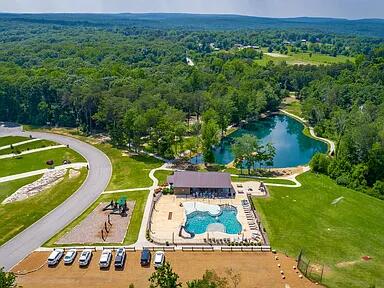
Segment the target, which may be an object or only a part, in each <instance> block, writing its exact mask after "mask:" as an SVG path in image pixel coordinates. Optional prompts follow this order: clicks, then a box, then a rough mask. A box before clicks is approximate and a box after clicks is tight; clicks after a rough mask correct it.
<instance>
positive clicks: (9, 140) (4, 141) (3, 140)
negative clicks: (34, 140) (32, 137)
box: [0, 136, 29, 147]
mask: <svg viewBox="0 0 384 288" xmlns="http://www.w3.org/2000/svg"><path fill="white" fill-rule="evenodd" d="M27 140H29V138H26V137H21V136H4V137H0V147H3V146H6V145H11V144H14V143H17V142H22V141H27Z"/></svg>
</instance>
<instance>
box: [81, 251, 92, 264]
mask: <svg viewBox="0 0 384 288" xmlns="http://www.w3.org/2000/svg"><path fill="white" fill-rule="evenodd" d="M91 258H92V250H91V249H84V250H83V252H81V254H80V257H79V265H80V266H87V265H88V264H89V262H90V261H91Z"/></svg>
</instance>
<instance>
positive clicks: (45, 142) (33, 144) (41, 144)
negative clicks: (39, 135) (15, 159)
mask: <svg viewBox="0 0 384 288" xmlns="http://www.w3.org/2000/svg"><path fill="white" fill-rule="evenodd" d="M54 145H59V144H58V143H55V142H52V141H49V140H38V141H35V142H31V143H26V144H22V145H19V146H15V147H13V149H11V148H7V149H3V150H0V155H6V154H11V153H14V152H16V151H19V152H24V151H27V150H32V149H38V148H44V147H47V146H54Z"/></svg>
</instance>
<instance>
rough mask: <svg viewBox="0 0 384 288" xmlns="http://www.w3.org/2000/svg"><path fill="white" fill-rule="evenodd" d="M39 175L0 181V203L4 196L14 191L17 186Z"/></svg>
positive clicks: (31, 180)
mask: <svg viewBox="0 0 384 288" xmlns="http://www.w3.org/2000/svg"><path fill="white" fill-rule="evenodd" d="M41 176H42V175H36V176H31V177H27V178H22V179H18V180H14V181H8V182H3V183H0V203H1V202H3V200H4V199H5V198H7V197H8V196H10V195H11V194H13V193H14V192H16V191H17V190H18V189H19V188H21V187H23V186H25V185H27V184H29V183H32V182H34V181H36V180H37V179H39V178H40V177H41Z"/></svg>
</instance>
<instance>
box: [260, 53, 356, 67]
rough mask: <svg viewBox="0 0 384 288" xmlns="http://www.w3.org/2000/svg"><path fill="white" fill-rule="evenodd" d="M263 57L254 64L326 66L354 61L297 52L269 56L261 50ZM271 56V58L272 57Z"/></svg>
mask: <svg viewBox="0 0 384 288" xmlns="http://www.w3.org/2000/svg"><path fill="white" fill-rule="evenodd" d="M263 52H264V55H263V58H262V59H257V60H255V63H257V64H260V65H264V66H265V65H267V63H268V62H269V61H272V62H275V63H281V62H286V63H287V64H288V65H322V64H324V65H327V64H335V63H345V62H347V61H351V62H352V61H354V58H352V57H347V56H343V55H337V56H336V57H333V56H330V55H324V54H317V53H312V56H311V55H310V53H304V52H297V53H292V52H289V53H288V54H287V55H283V54H280V53H278V52H276V51H274V52H272V53H271V54H270V55H268V54H265V53H267V49H263ZM272 55H273V56H272Z"/></svg>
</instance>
